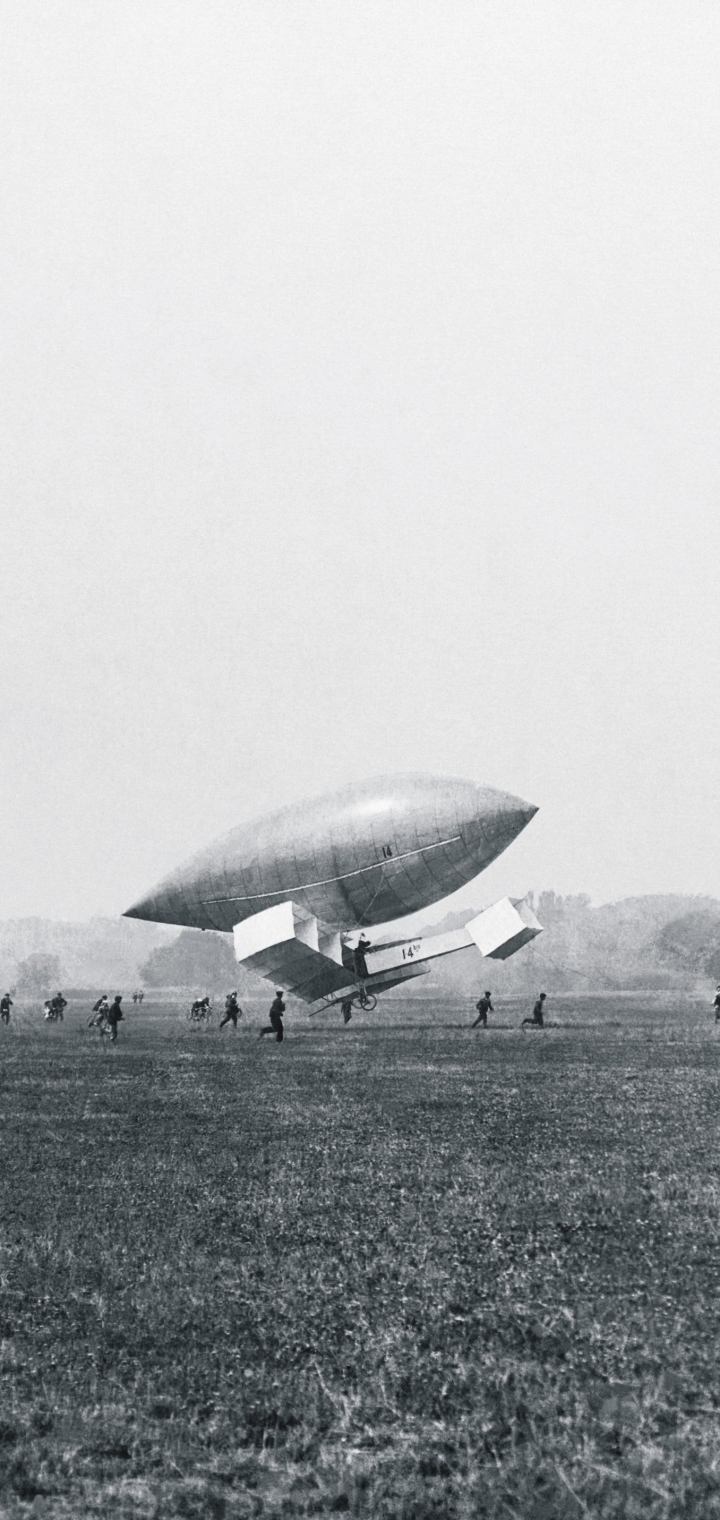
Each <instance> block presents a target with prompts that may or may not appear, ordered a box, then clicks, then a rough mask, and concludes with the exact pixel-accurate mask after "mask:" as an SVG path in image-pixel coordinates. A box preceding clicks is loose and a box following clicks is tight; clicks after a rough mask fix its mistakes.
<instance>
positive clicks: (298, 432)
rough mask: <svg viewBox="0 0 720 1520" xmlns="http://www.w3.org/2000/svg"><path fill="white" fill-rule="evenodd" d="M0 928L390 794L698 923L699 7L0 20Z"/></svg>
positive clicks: (69, 1) (705, 423) (564, 882)
mask: <svg viewBox="0 0 720 1520" xmlns="http://www.w3.org/2000/svg"><path fill="white" fill-rule="evenodd" d="M3 19H4V36H3V46H2V50H1V52H0V121H1V130H2V144H1V151H0V178H1V181H2V185H1V192H0V195H1V202H2V207H3V213H2V230H1V232H0V238H1V251H0V302H1V304H2V334H3V343H2V348H3V360H4V362H3V365H2V386H3V394H2V404H1V406H0V428H1V430H2V431H1V448H0V472H1V473H0V478H1V486H2V526H1V527H0V553H1V556H2V557H1V560H0V564H1V566H2V603H1V607H0V616H1V617H2V651H3V653H2V783H3V795H2V820H1V829H0V838H1V839H2V861H3V869H2V873H1V874H0V916H1V917H3V918H8V917H17V916H24V915H29V914H41V915H49V916H53V917H58V918H73V917H83V916H85V915H87V914H90V913H95V912H102V913H113V914H114V913H119V912H120V911H121V910H122V909H123V908H124V907H126V906H128V905H129V904H130V903H131V902H132V901H134V900H135V899H136V898H137V897H138V896H139V895H140V894H141V893H142V892H144V891H146V890H147V888H149V887H150V886H151V885H152V884H153V882H154V881H155V880H157V878H158V877H159V876H160V875H162V874H163V873H164V872H165V871H166V870H168V869H170V868H171V867H173V866H174V865H176V864H177V863H178V861H180V860H181V859H182V858H184V857H185V856H186V855H187V854H189V853H190V852H191V851H193V850H194V849H196V848H198V847H199V846H201V845H203V844H205V843H206V842H207V841H208V840H209V839H211V838H212V837H213V836H214V835H216V834H218V833H221V832H223V831H224V830H225V829H227V828H229V827H231V826H232V825H234V824H235V823H238V822H240V821H242V820H244V819H246V818H248V817H250V816H252V815H253V814H254V813H257V812H261V811H264V810H265V809H269V808H274V807H277V806H281V805H282V804H284V803H286V802H288V801H291V800H293V799H295V798H299V797H302V796H305V795H312V794H316V793H319V792H322V791H324V790H326V789H328V788H331V787H335V786H337V785H340V784H342V783H344V782H345V781H348V780H352V779H353V778H360V777H365V776H372V775H375V774H378V773H381V772H396V771H404V770H420V771H430V772H441V773H449V774H457V775H460V776H469V777H474V778H475V779H477V780H478V781H483V782H488V783H490V784H495V785H498V786H500V787H503V788H507V789H508V790H511V791H515V792H518V793H520V794H521V795H522V796H524V797H526V798H528V799H529V800H531V801H533V802H535V803H537V804H538V805H539V807H540V812H539V813H538V815H537V817H536V818H535V819H534V821H533V822H532V823H531V824H530V826H529V828H528V829H527V831H526V833H525V834H524V835H523V836H522V837H521V838H520V839H519V840H518V841H517V842H516V843H515V845H513V847H512V848H511V849H510V850H509V851H508V853H507V854H506V855H505V856H504V857H503V858H502V859H501V861H500V862H498V864H497V865H496V866H494V867H493V868H492V869H491V871H490V872H488V873H487V875H486V877H484V878H483V880H482V883H481V884H479V885H478V886H477V887H475V888H474V889H473V890H472V891H471V892H470V894H469V896H470V899H471V900H472V901H474V902H476V903H478V904H480V903H482V902H487V901H491V900H492V898H493V897H494V896H497V895H499V894H500V893H501V892H504V891H511V892H512V893H513V894H518V893H520V892H523V891H525V890H526V889H527V888H529V887H533V888H535V889H536V890H540V889H542V888H543V887H553V888H555V889H556V890H557V891H559V892H562V893H569V892H581V891H586V892H588V893H590V894H591V896H592V897H593V899H594V900H595V901H603V900H606V899H614V898H618V897H622V896H626V895H630V894H636V893H644V892H664V891H682V892H711V893H714V894H717V895H719V896H720V708H719V705H718V700H717V672H718V654H719V628H720V577H719V571H720V561H719V555H718V549H719V548H720V512H719V511H718V462H719V453H720V448H719V442H718V421H719V412H720V321H719V315H720V249H719V248H718V242H719V237H718V233H719V226H720V222H719V215H718V212H719V206H718V199H719V195H720V188H719V187H720V164H719V162H718V159H719V152H718V132H719V128H720V60H719V46H718V45H719V43H720V10H719V9H718V7H717V5H716V4H710V3H709V0H705V3H688V0H683V3H678V4H670V3H663V0H653V3H633V0H615V3H613V0H610V3H608V0H604V3H603V4H598V3H597V0H592V3H588V0H565V3H559V0H543V3H541V4H538V3H537V0H528V3H516V0H497V3H481V4H471V3H463V0H457V3H448V0H442V3H437V4H435V3H423V0H412V3H408V0H394V3H393V0H382V3H372V0H370V3H368V0H362V3H358V0H349V3H345V0H285V3H278V0H255V3H241V0H216V3H213V0H203V3H202V4H201V3H199V0H196V3H194V4H187V3H184V0H166V3H163V0H155V3H153V0H105V3H103V4H102V5H98V4H96V3H95V0H85V3H80V0H46V3H42V4H39V3H37V0H6V4H5V6H4V8H3Z"/></svg>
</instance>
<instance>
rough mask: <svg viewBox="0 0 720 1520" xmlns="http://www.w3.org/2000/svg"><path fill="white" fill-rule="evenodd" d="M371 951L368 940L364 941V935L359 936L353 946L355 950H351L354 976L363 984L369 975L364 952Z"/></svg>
mask: <svg viewBox="0 0 720 1520" xmlns="http://www.w3.org/2000/svg"><path fill="white" fill-rule="evenodd" d="M371 949H372V945H371V943H370V940H369V939H366V938H365V935H364V934H361V935H360V938H359V940H358V942H357V944H356V946H355V949H354V950H353V961H354V963H355V975H356V976H357V977H358V979H359V980H360V981H361V982H364V981H365V979H366V977H367V976H368V975H369V972H368V968H367V961H366V959H365V952H366V950H371Z"/></svg>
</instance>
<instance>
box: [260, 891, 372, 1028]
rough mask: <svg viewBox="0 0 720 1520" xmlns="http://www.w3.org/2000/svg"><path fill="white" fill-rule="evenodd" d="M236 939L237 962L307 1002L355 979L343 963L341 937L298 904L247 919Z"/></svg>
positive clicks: (287, 904) (284, 906)
mask: <svg viewBox="0 0 720 1520" xmlns="http://www.w3.org/2000/svg"><path fill="white" fill-rule="evenodd" d="M233 938H234V941H235V955H236V958H237V960H239V961H242V963H243V965H244V966H249V967H250V969H251V970H252V971H255V972H257V974H258V976H264V977H265V978H266V979H267V980H268V981H270V982H276V983H277V985H278V987H282V988H283V989H284V990H285V991H287V992H291V993H292V994H293V996H294V997H299V998H302V999H303V1002H305V1003H314V1002H315V1001H316V1000H317V999H318V998H322V997H328V996H329V995H330V994H331V993H333V992H341V991H342V990H343V989H344V988H346V987H348V986H349V985H351V984H352V982H353V980H354V978H353V973H352V972H351V971H349V970H348V969H347V967H346V966H344V965H343V963H342V946H341V942H340V935H339V934H336V933H334V932H333V931H332V930H330V929H328V928H326V927H325V925H323V924H322V923H320V922H319V921H318V919H316V918H313V917H311V916H310V915H308V914H306V913H303V912H302V911H301V910H300V909H299V908H298V907H297V904H296V903H292V902H286V903H278V905H277V906H276V907H275V908H267V909H266V910H265V912H263V913H256V914H255V915H254V917H253V918H246V919H245V920H244V922H243V923H241V924H236V925H235V928H234V929H233Z"/></svg>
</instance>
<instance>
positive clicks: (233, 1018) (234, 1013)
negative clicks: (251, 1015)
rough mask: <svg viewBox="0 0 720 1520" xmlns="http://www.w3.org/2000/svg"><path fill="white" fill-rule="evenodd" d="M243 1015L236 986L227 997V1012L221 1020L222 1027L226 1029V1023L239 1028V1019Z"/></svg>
mask: <svg viewBox="0 0 720 1520" xmlns="http://www.w3.org/2000/svg"><path fill="white" fill-rule="evenodd" d="M242 1016H243V1011H242V1008H241V1007H240V1004H239V1002H238V995H237V988H236V989H235V991H234V992H229V993H228V995H227V997H226V999H225V1014H224V1016H223V1018H222V1019H221V1020H220V1028H221V1029H224V1028H225V1025H226V1024H232V1026H233V1029H237V1021H238V1019H239V1018H240V1019H241V1018H242Z"/></svg>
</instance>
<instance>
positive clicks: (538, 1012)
mask: <svg viewBox="0 0 720 1520" xmlns="http://www.w3.org/2000/svg"><path fill="white" fill-rule="evenodd" d="M545 998H546V993H544V992H541V993H540V996H539V998H538V1000H537V1002H536V1004H535V1007H534V1008H533V1011H532V1018H531V1019H523V1024H530V1025H531V1026H533V1027H534V1028H535V1029H544V1028H545V1025H544V1024H543V1003H544V1002H545Z"/></svg>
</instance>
